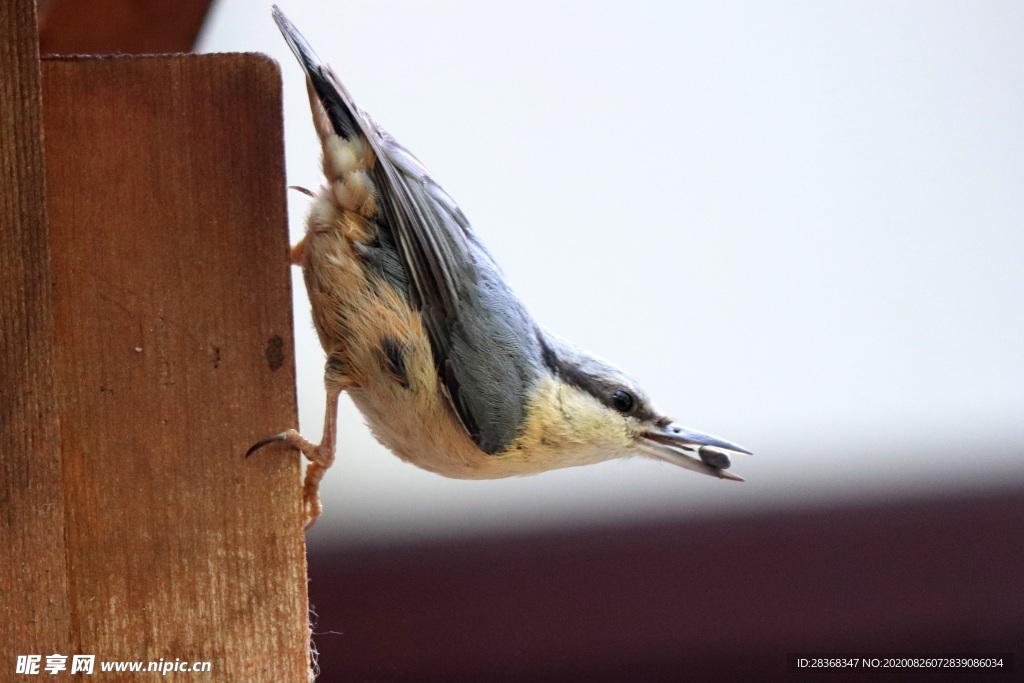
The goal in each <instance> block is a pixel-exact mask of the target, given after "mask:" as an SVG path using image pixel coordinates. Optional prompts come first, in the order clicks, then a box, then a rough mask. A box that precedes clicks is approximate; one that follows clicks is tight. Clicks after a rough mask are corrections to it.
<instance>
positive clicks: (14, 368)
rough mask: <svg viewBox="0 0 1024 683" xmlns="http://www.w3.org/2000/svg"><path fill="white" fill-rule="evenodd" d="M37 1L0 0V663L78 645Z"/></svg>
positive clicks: (6, 666)
mask: <svg viewBox="0 0 1024 683" xmlns="http://www.w3.org/2000/svg"><path fill="white" fill-rule="evenodd" d="M35 25H36V19H35V5H34V2H33V1H32V0H14V1H13V2H11V1H8V2H3V3H0V177H2V178H3V182H0V444H3V446H2V447H0V653H2V658H0V671H3V672H5V673H4V674H3V676H7V675H8V674H7V673H6V672H8V671H10V672H11V673H13V670H14V669H13V668H14V663H15V659H14V658H15V656H16V655H17V654H31V653H42V652H43V651H45V652H47V653H52V652H61V651H66V650H67V648H69V647H71V646H72V642H71V637H70V636H71V622H70V615H69V612H68V588H67V578H66V570H65V568H66V563H65V555H64V546H63V544H62V543H61V540H62V539H63V536H64V507H63V500H62V496H61V478H60V430H59V419H58V411H57V404H56V403H55V401H54V397H53V393H54V391H53V389H54V384H55V375H54V372H55V370H54V353H55V348H54V318H53V298H52V292H51V290H50V280H51V275H50V273H51V269H50V253H49V240H48V232H47V225H46V202H45V196H44V190H45V175H44V172H43V142H42V129H41V124H42V104H41V99H40V73H39V55H38V47H37V42H36V29H35Z"/></svg>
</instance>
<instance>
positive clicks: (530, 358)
mask: <svg viewBox="0 0 1024 683" xmlns="http://www.w3.org/2000/svg"><path fill="white" fill-rule="evenodd" d="M274 20H275V21H276V22H277V25H278V27H279V28H280V29H281V32H282V34H283V35H284V37H285V40H287V42H288V44H289V46H290V47H291V48H292V51H293V52H294V53H295V56H296V57H297V58H298V59H299V62H300V63H301V64H302V66H303V68H304V69H305V71H306V75H307V76H308V78H309V79H310V82H311V83H312V85H313V88H314V90H315V91H316V93H317V96H318V97H319V99H320V102H321V104H322V105H323V107H324V109H325V111H326V114H327V117H328V119H329V120H330V122H331V125H332V126H333V128H334V130H335V132H336V133H337V134H338V135H340V136H342V137H344V138H345V139H352V138H353V136H360V137H363V138H365V139H366V141H367V142H368V143H369V145H370V147H371V149H372V150H373V152H374V155H375V157H376V159H375V162H374V163H372V164H371V165H370V168H369V169H368V173H369V174H370V177H371V179H372V180H373V183H374V185H375V186H376V189H377V199H378V202H377V204H378V215H377V216H376V217H375V219H376V220H377V222H378V223H380V224H382V226H383V227H384V228H386V229H389V230H390V231H391V232H392V234H393V235H394V238H395V243H396V246H397V251H398V253H399V257H400V259H401V261H402V264H403V265H404V267H405V269H406V271H407V273H408V275H409V290H410V291H409V292H408V294H409V296H410V300H411V303H412V305H413V306H414V307H415V308H416V309H417V310H419V311H420V314H421V316H422V319H423V323H424V327H425V328H426V331H427V335H428V336H429V338H430V345H431V350H432V351H433V356H434V363H435V365H436V368H437V372H438V376H439V377H440V380H441V383H442V385H443V387H444V391H445V393H446V395H447V399H448V401H449V402H450V404H451V406H452V408H453V409H454V411H455V413H456V414H457V415H458V417H459V419H460V421H461V422H462V424H463V426H464V427H465V428H466V430H467V431H468V432H469V434H470V436H471V437H472V438H473V440H474V442H475V443H476V444H477V446H479V447H480V449H481V450H483V451H484V452H486V453H499V452H501V451H503V450H504V449H505V448H506V447H507V446H508V445H509V444H510V443H511V442H512V441H513V440H514V438H515V436H516V435H517V433H518V432H519V427H520V425H521V424H522V422H523V420H524V419H525V410H526V402H527V400H528V398H529V395H530V393H531V391H532V390H533V388H534V384H535V382H536V379H537V376H538V368H540V367H541V366H542V363H543V361H542V359H541V350H540V344H539V342H538V340H537V333H536V325H535V324H534V323H533V320H532V319H531V318H530V316H529V314H528V313H527V312H526V310H525V308H524V307H523V306H522V304H521V303H520V302H519V300H518V298H517V297H516V296H515V295H514V293H513V292H512V291H511V289H509V287H508V285H507V284H506V283H505V281H504V279H503V278H502V277H501V273H500V271H499V270H498V268H497V266H496V264H495V263H494V261H493V259H492V258H491V257H490V255H489V254H488V253H487V251H486V249H484V248H483V246H482V245H481V244H480V243H479V241H477V239H476V237H475V235H474V234H473V231H472V229H471V228H470V225H469V222H468V221H467V220H466V217H465V216H464V215H463V213H462V211H461V210H460V209H459V207H458V206H457V205H456V204H455V202H454V201H453V200H452V198H451V197H450V196H448V194H447V193H446V192H445V191H444V190H443V189H442V188H441V187H440V185H438V184H437V183H436V182H435V181H434V179H433V178H432V177H431V176H430V174H429V173H428V172H427V171H426V169H425V168H424V167H423V165H422V164H421V163H420V162H419V160H418V159H416V157H415V156H413V155H412V154H411V153H410V152H409V151H408V150H407V149H405V148H404V147H402V145H400V144H399V143H398V142H397V141H395V139H394V138H392V137H391V136H390V135H389V134H388V133H387V132H386V131H384V130H383V129H382V128H380V126H378V125H376V124H375V123H374V122H373V120H372V119H370V117H369V116H368V115H366V113H365V112H363V111H362V110H360V109H359V108H358V107H357V106H356V105H355V103H354V102H353V100H352V98H351V96H350V95H349V94H348V92H347V91H346V90H345V88H344V86H342V85H341V83H340V82H339V80H338V79H337V78H336V77H335V76H334V73H333V72H332V71H331V70H330V69H329V68H328V67H326V66H325V65H323V64H322V63H321V62H320V60H319V58H318V57H317V56H316V53H315V52H313V50H312V48H311V47H310V46H309V44H308V43H307V42H306V40H305V38H303V36H302V35H301V34H300V33H299V32H298V30H296V28H295V27H294V26H293V25H292V24H291V22H289V21H288V19H287V18H286V17H285V16H284V15H283V14H282V13H281V12H280V10H278V9H277V7H275V8H274Z"/></svg>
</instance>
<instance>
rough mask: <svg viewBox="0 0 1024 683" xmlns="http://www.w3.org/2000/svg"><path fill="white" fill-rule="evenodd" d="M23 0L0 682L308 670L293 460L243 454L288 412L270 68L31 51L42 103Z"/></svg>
mask: <svg viewBox="0 0 1024 683" xmlns="http://www.w3.org/2000/svg"><path fill="white" fill-rule="evenodd" d="M31 5H32V3H31V2H28V1H27V0H18V1H17V2H14V3H13V7H11V6H10V3H5V5H4V7H3V8H0V20H2V21H0V29H2V31H3V37H4V41H3V42H4V45H3V46H2V47H0V81H2V83H0V87H3V88H5V91H4V92H3V93H0V125H2V126H4V131H3V135H2V139H0V162H2V163H3V168H4V172H5V174H7V175H6V177H11V175H10V174H11V173H12V172H13V173H14V174H15V175H14V177H15V182H14V183H13V184H9V185H6V186H2V185H0V217H2V220H3V225H2V229H0V240H2V244H0V247H2V249H0V259H2V261H3V265H2V268H0V271H2V272H0V285H2V288H0V313H2V316H3V322H2V325H0V339H2V347H0V382H2V383H3V384H2V386H0V392H2V399H3V401H2V407H3V411H2V414H0V419H2V422H0V430H2V438H3V443H4V444H5V445H4V448H3V449H2V450H0V476H2V477H3V481H2V482H0V520H2V521H0V535H2V536H0V543H2V544H3V545H2V547H3V550H0V552H2V553H3V562H2V563H0V595H2V596H3V597H0V605H2V608H3V618H2V621H3V623H4V626H2V627H0V672H5V673H2V674H0V678H3V679H7V678H8V677H10V676H13V675H14V668H15V659H16V656H17V655H30V654H39V655H43V661H44V663H45V657H46V655H50V654H54V653H58V654H63V655H74V654H86V655H88V654H93V655H95V656H96V663H97V664H96V667H97V671H96V673H100V671H99V666H100V663H101V662H104V661H139V662H144V663H146V664H148V662H151V661H159V660H161V659H162V660H164V661H165V662H174V661H175V660H180V661H181V662H187V663H192V662H205V661H209V662H211V664H212V671H211V674H212V676H211V677H210V678H205V677H204V680H218V681H305V680H306V678H307V672H308V668H309V647H308V645H309V634H308V626H307V623H308V622H307V599H306V571H305V570H306V566H305V547H304V537H303V534H302V527H301V521H302V518H301V504H300V503H301V501H300V479H299V471H298V466H299V461H298V458H297V457H296V456H291V457H287V456H282V455H281V454H280V453H266V454H261V455H260V457H253V458H250V459H248V460H247V459H246V458H245V457H244V453H245V450H246V448H247V447H248V446H249V445H250V444H251V443H252V442H253V441H255V440H257V439H259V438H261V437H263V436H266V435H268V434H271V433H274V432H276V431H279V430H281V429H282V428H283V427H286V426H292V425H295V424H296V423H297V415H296V408H295V389H294V386H295V382H294V363H293V356H292V353H293V344H292V332H291V329H292V322H291V308H290V306H291V293H290V279H289V273H288V241H287V230H286V225H287V222H286V214H285V185H284V166H283V144H282V138H281V136H282V126H281V102H280V91H281V87H280V78H279V73H278V70H277V67H276V65H275V64H274V63H273V62H272V61H270V60H269V59H267V58H265V57H261V56H257V55H207V56H194V55H178V56H158V57H131V58H103V57H97V58H73V59H72V58H69V59H59V60H55V61H45V62H44V63H43V69H42V76H43V78H42V110H41V112H42V115H41V117H40V108H39V101H40V98H39V92H40V80H39V62H38V60H37V58H35V61H33V59H34V54H35V51H36V49H37V48H36V47H35V42H34V41H35V38H34V35H35V34H34V31H35V26H34V21H33V20H32V18H31V17H30V16H29V15H30V12H31ZM12 16H13V20H12ZM12 28H13V32H12ZM28 28H31V31H32V34H31V35H32V38H31V41H30V40H29V39H28V38H26V37H25V36H27V35H29V33H28ZM11 35H13V36H14V37H15V38H16V39H17V40H14V41H12V40H10V39H9V38H8V36H11ZM12 44H13V46H14V48H13V51H12V50H11V45H12ZM40 123H42V128H41V127H40ZM8 129H10V130H8ZM42 130H45V135H44V136H43V135H41V131H42ZM43 159H45V175H44V173H43V164H42V163H41V162H42V161H43ZM44 178H45V191H46V201H45V203H44V202H43V200H42V197H43V185H44V183H43V180H44ZM47 214H48V216H49V221H48V223H47V220H46V215H47ZM8 625H9V626H8ZM69 663H70V657H69ZM6 672H9V673H6ZM43 673H44V674H45V672H43ZM65 673H66V672H65ZM152 675H153V674H152V673H141V674H127V673H125V674H117V675H114V674H107V676H109V677H110V680H149V679H150V678H151V677H152ZM187 675H188V676H191V677H194V676H195V674H187ZM207 675H208V676H210V674H207ZM104 680H106V679H104ZM190 680H192V678H190ZM195 680H199V679H195Z"/></svg>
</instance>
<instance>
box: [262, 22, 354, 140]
mask: <svg viewBox="0 0 1024 683" xmlns="http://www.w3.org/2000/svg"><path fill="white" fill-rule="evenodd" d="M273 15H274V22H275V23H276V24H277V27H278V28H279V29H280V30H281V35H283V36H284V39H285V41H286V42H287V43H288V47H290V48H291V49H292V52H293V53H294V54H295V57H296V59H298V60H299V64H301V65H302V69H303V70H304V71H305V72H306V78H307V79H308V84H309V90H310V93H309V94H310V100H311V102H310V104H312V105H314V112H315V111H316V110H317V109H318V108H319V107H322V111H323V113H324V115H325V116H326V119H327V121H321V120H317V117H316V116H315V115H314V123H315V124H316V127H317V132H318V133H319V134H320V137H321V139H323V138H325V137H326V136H327V135H328V134H329V133H333V134H336V135H340V136H341V137H343V138H345V139H346V140H353V139H357V138H359V137H367V130H366V124H365V122H364V119H363V116H362V112H360V110H359V108H358V107H356V105H355V103H354V102H353V101H352V96H351V95H349V94H348V91H347V90H345V86H343V85H342V84H341V81H339V80H338V78H337V76H335V75H334V72H333V71H331V69H330V67H328V66H326V65H325V64H324V63H323V62H321V61H320V58H319V57H317V55H316V52H314V51H313V48H312V47H311V46H310V44H309V43H308V42H307V41H306V38H305V37H304V36H303V35H302V34H301V33H299V30H298V29H297V28H295V25H294V24H293V23H292V22H291V21H289V20H288V17H286V16H285V15H284V13H283V12H282V11H281V10H280V8H279V7H278V6H277V5H274V6H273ZM314 96H315V99H316V102H313V101H312V100H313V99H314ZM326 123H329V124H330V128H331V130H323V128H325V127H326V126H325V125H324V124H326Z"/></svg>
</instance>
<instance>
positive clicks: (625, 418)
mask: <svg viewBox="0 0 1024 683" xmlns="http://www.w3.org/2000/svg"><path fill="white" fill-rule="evenodd" d="M272 13H273V18H274V21H275V22H276V24H277V26H278V28H279V29H280V31H281V33H282V35H283V36H284V39H285V41H286V42H287V43H288V46H289V47H290V48H291V51H292V52H293V53H294V54H295V57H296V58H297V59H298V61H299V64H300V65H301V67H302V69H303V71H304V72H305V76H306V86H307V91H308V95H309V102H310V108H311V111H312V115H313V126H314V128H315V130H316V134H317V136H318V138H319V141H320V145H321V148H322V152H323V157H322V161H323V174H324V181H325V182H324V183H323V184H322V186H321V187H320V188H319V190H318V191H316V192H310V191H307V193H308V194H309V195H310V197H311V206H310V209H309V213H308V218H307V222H306V232H305V235H304V236H303V237H302V239H301V240H300V241H299V242H298V243H297V244H296V245H295V246H293V247H292V249H291V262H292V264H293V265H296V266H299V267H301V269H302V274H303V279H304V282H305V286H306V290H307V293H308V295H309V302H310V307H311V310H312V318H313V323H314V327H315V328H316V332H317V335H318V337H319V340H320V343H321V345H322V346H323V350H324V352H325V354H326V363H325V368H324V386H325V389H326V394H327V401H326V408H327V410H326V416H325V419H324V428H323V434H322V436H321V439H320V441H319V442H316V443H314V442H312V441H310V440H308V439H306V438H305V437H303V436H302V435H301V434H300V433H299V432H298V431H297V430H296V429H294V428H290V429H286V430H285V431H283V432H281V433H279V434H275V435H273V436H270V437H267V438H265V439H262V440H260V441H258V442H256V443H255V444H253V446H252V447H251V448H250V449H249V451H248V453H247V454H246V455H247V456H248V455H251V454H252V453H254V452H255V451H256V450H258V449H260V448H262V447H264V446H266V445H268V444H271V443H275V442H283V443H285V444H287V445H288V446H290V447H292V448H294V449H298V450H299V451H301V452H302V453H303V454H304V455H305V456H306V457H307V459H308V460H309V465H308V466H307V469H306V473H305V478H304V483H303V501H304V509H303V515H304V520H305V523H306V527H307V528H308V527H310V526H312V524H313V523H314V522H315V521H316V520H317V518H318V517H319V516H320V514H321V513H322V511H323V505H322V503H321V500H320V493H319V490H320V483H321V480H322V479H323V477H324V474H325V472H326V471H327V469H328V468H329V467H330V466H331V465H332V463H333V462H334V457H335V445H336V440H337V408H338V400H339V396H340V394H341V393H342V392H347V393H348V395H349V396H350V397H351V399H352V401H353V402H354V403H355V405H356V407H357V408H358V409H359V410H360V412H361V413H362V415H363V417H364V419H365V421H366V422H367V424H368V426H369V428H370V429H371V431H372V432H373V434H374V436H375V437H376V438H377V439H378V440H379V441H380V442H381V443H382V444H383V445H384V446H386V447H387V448H388V449H389V450H391V451H392V452H393V453H395V454H396V455H397V456H398V457H399V458H401V459H402V460H405V461H407V462H410V463H412V464H413V465H416V466H418V467H421V468H423V469H426V470H429V471H431V472H435V473H437V474H440V475H443V476H446V477H454V478H460V479H494V478H502V477H510V476H516V475H530V474H536V473H539V472H544V471H547V470H553V469H558V468H564V467H573V466H578V465H588V464H593V463H599V462H603V461H607V460H611V459H615V458H623V457H627V456H633V455H640V456H647V457H649V458H654V459H658V460H662V461H667V462H669V463H672V464H674V465H678V466H680V467H684V468H687V469H690V470H693V471H696V472H700V473H703V474H706V475H711V476H714V477H718V478H720V479H727V480H734V481H743V479H742V478H741V477H739V476H737V475H735V474H732V473H731V472H728V471H727V470H728V468H729V467H730V465H731V460H730V454H732V453H742V454H750V453H751V452H750V451H749V450H747V449H745V448H743V447H741V446H738V445H736V444H734V443H731V442H729V441H725V440H723V439H719V438H717V437H714V436H711V435H709V434H704V433H701V432H698V431H694V430H691V429H687V428H685V427H683V426H681V425H679V424H678V423H677V422H676V421H674V420H673V419H671V418H670V417H668V416H666V415H665V414H663V413H661V412H659V411H658V410H657V409H656V408H655V406H654V404H653V403H652V401H651V399H650V398H649V396H648V395H647V394H646V393H645V392H644V390H643V389H642V388H641V387H640V385H639V384H638V383H637V382H636V381H635V380H634V379H632V378H631V377H630V376H629V375H627V374H626V373H625V372H623V371H622V370H620V369H618V368H617V367H615V366H614V365H612V364H611V363H609V362H607V361H605V360H602V359H601V358H599V357H597V356H595V355H593V354H590V353H588V352H586V351H583V350H581V349H579V348H577V347H576V346H574V345H573V344H571V343H569V342H568V341H565V340H564V339H562V338H560V337H558V336H556V335H555V334H553V333H552V332H549V331H548V330H547V329H545V328H543V327H541V326H540V325H539V324H538V323H537V322H535V321H534V319H533V317H532V316H531V315H530V313H529V312H528V311H527V309H526V307H525V306H524V305H523V303H522V302H521V301H520V299H519V298H518V297H517V296H516V294H515V293H514V292H513V290H512V288H511V287H510V285H509V284H508V282H507V281H506V279H505V277H504V275H503V274H502V271H501V269H500V268H499V266H498V264H497V263H496V262H495V260H494V258H493V257H492V256H491V254H490V252H489V251H488V250H487V249H486V248H485V247H484V245H483V244H482V243H481V242H480V240H479V239H478V237H477V235H476V233H475V232H474V230H473V229H472V227H471V226H470V223H469V221H468V220H467V218H466V216H465V215H464V214H463V212H462V211H461V210H460V209H459V207H458V205H457V204H456V203H455V201H454V200H452V198H451V197H450V196H449V195H448V193H446V192H445V191H444V189H442V188H441V186H440V185H439V184H438V183H437V182H436V181H435V180H434V178H433V177H432V176H431V175H430V173H429V172H428V171H427V170H426V167H425V166H424V165H423V164H422V163H421V162H420V161H419V160H418V159H417V158H416V157H415V156H414V155H413V154H412V153H411V152H409V150H407V149H406V148H405V147H403V146H402V145H401V144H399V143H398V142H397V141H396V140H395V139H394V138H393V137H392V136H391V135H390V134H389V133H388V132H387V131H385V130H384V129H383V128H382V127H381V126H379V125H378V124H377V123H376V122H375V121H374V120H373V119H372V118H371V117H370V115H369V114H367V113H366V112H365V111H363V110H362V109H360V108H359V107H358V106H357V105H356V104H355V102H354V101H353V99H352V97H351V96H350V95H349V92H348V91H347V90H346V89H345V87H344V86H343V85H342V83H341V81H340V80H339V79H338V77H337V76H336V75H335V74H334V72H333V71H332V70H331V68H330V67H329V66H327V65H326V64H324V63H323V62H321V60H320V59H319V57H317V55H316V53H315V52H314V51H313V49H312V47H310V45H309V43H308V42H307V41H306V39H305V38H304V37H303V36H302V34H301V33H299V31H298V30H297V29H296V28H295V26H294V25H293V24H292V23H291V22H290V21H289V20H288V19H287V18H286V17H285V15H284V14H283V13H282V12H281V10H280V9H279V8H278V7H277V6H276V5H275V6H274V7H273V11H272Z"/></svg>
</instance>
